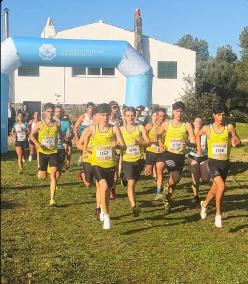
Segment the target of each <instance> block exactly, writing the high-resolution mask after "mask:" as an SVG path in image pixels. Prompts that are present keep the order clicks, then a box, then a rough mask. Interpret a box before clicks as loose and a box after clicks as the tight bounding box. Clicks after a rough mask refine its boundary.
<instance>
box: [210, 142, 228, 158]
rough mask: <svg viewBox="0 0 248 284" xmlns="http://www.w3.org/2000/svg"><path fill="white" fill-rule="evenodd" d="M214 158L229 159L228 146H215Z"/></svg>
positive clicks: (213, 149)
mask: <svg viewBox="0 0 248 284" xmlns="http://www.w3.org/2000/svg"><path fill="white" fill-rule="evenodd" d="M212 156H213V158H226V157H227V144H213V146H212Z"/></svg>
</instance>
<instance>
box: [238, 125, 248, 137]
mask: <svg viewBox="0 0 248 284" xmlns="http://www.w3.org/2000/svg"><path fill="white" fill-rule="evenodd" d="M236 131H237V133H238V135H239V137H240V139H248V123H239V122H237V124H236Z"/></svg>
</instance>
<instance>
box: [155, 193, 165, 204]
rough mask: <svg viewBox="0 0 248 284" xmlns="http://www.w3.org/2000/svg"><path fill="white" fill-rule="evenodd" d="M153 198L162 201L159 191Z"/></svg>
mask: <svg viewBox="0 0 248 284" xmlns="http://www.w3.org/2000/svg"><path fill="white" fill-rule="evenodd" d="M154 200H155V201H158V202H163V195H162V194H160V193H157V194H156V195H155V197H154Z"/></svg>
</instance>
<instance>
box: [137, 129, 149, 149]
mask: <svg viewBox="0 0 248 284" xmlns="http://www.w3.org/2000/svg"><path fill="white" fill-rule="evenodd" d="M139 129H140V132H141V134H142V140H141V141H139V142H140V143H139V144H140V145H142V146H148V145H150V144H151V140H150V139H149V137H148V136H147V132H146V129H145V127H144V126H143V125H140V126H139Z"/></svg>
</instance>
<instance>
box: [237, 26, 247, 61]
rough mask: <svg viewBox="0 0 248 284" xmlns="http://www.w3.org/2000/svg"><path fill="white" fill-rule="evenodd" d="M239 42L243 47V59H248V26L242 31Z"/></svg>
mask: <svg viewBox="0 0 248 284" xmlns="http://www.w3.org/2000/svg"><path fill="white" fill-rule="evenodd" d="M239 42H240V47H241V52H240V53H241V60H242V61H245V60H248V26H246V27H245V28H244V29H243V31H242V32H241V33H240V35H239Z"/></svg>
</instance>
